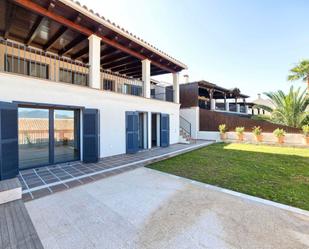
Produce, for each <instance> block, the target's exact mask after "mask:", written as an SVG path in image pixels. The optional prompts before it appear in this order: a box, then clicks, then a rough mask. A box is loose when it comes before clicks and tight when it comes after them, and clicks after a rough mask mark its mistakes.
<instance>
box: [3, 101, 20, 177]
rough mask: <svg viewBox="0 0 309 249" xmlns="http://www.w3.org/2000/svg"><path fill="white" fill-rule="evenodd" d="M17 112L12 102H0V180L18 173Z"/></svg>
mask: <svg viewBox="0 0 309 249" xmlns="http://www.w3.org/2000/svg"><path fill="white" fill-rule="evenodd" d="M17 120H18V112H17V105H16V104H14V103H6V102H0V180H5V179H9V178H14V177H15V176H17V174H18V121H17Z"/></svg>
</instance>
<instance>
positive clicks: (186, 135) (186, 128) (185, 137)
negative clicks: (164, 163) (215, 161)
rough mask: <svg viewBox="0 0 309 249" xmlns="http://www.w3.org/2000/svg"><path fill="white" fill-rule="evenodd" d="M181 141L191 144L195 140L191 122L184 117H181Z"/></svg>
mask: <svg viewBox="0 0 309 249" xmlns="http://www.w3.org/2000/svg"><path fill="white" fill-rule="evenodd" d="M179 125H180V126H179V143H183V144H190V143H192V142H194V141H195V140H194V139H192V136H191V123H190V122H189V121H188V120H186V119H185V118H184V117H182V116H180V117H179Z"/></svg>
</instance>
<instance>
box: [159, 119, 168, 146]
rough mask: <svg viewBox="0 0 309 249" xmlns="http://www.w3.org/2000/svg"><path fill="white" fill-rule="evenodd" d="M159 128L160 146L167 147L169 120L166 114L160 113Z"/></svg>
mask: <svg viewBox="0 0 309 249" xmlns="http://www.w3.org/2000/svg"><path fill="white" fill-rule="evenodd" d="M160 128H161V129H160V143H161V147H168V146H169V145H170V121H169V115H168V114H163V113H161V122H160Z"/></svg>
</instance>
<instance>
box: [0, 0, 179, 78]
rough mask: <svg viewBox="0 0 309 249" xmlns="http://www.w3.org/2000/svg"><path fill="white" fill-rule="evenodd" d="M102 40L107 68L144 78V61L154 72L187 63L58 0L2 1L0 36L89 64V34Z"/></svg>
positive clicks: (172, 68) (163, 71) (103, 56)
mask: <svg viewBox="0 0 309 249" xmlns="http://www.w3.org/2000/svg"><path fill="white" fill-rule="evenodd" d="M91 34H96V35H97V36H99V37H100V38H101V39H102V42H101V66H102V68H103V69H105V70H111V71H113V72H117V73H121V74H125V75H127V76H129V77H133V78H141V76H142V65H141V60H143V59H149V60H151V75H152V76H154V75H159V74H165V73H174V72H179V71H181V70H183V69H184V67H183V66H180V65H179V64H176V63H174V62H173V60H169V59H167V58H166V56H161V55H160V54H159V53H155V52H153V50H151V49H148V48H147V47H144V46H141V45H140V44H139V43H137V42H135V41H133V40H130V39H129V38H127V37H125V36H123V35H121V34H119V33H117V32H115V31H114V30H112V29H110V28H107V27H105V26H103V25H102V24H101V23H98V22H96V21H94V20H93V19H91V18H90V17H88V16H86V15H83V14H81V13H80V12H78V11H76V10H75V9H73V8H71V7H69V6H67V5H65V4H63V3H62V2H60V1H58V0H11V1H10V0H0V35H1V36H2V37H3V38H4V39H10V40H16V41H18V42H22V43H24V44H26V45H29V46H33V47H37V48H40V49H43V50H45V51H50V52H53V53H56V54H58V55H60V56H66V57H69V58H71V59H74V60H80V61H82V62H84V63H88V58H89V56H88V51H89V47H88V37H89V36H90V35H91Z"/></svg>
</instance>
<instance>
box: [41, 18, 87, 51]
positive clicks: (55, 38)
mask: <svg viewBox="0 0 309 249" xmlns="http://www.w3.org/2000/svg"><path fill="white" fill-rule="evenodd" d="M80 21H81V16H80V14H78V15H77V16H76V17H75V18H74V21H73V22H75V23H80ZM67 30H68V27H67V26H61V27H60V28H59V29H58V31H57V32H56V33H55V34H54V36H53V37H52V38H50V39H49V41H48V42H47V43H46V44H45V45H44V47H43V49H44V50H45V51H47V50H48V49H50V48H51V47H52V46H53V45H54V44H55V42H56V41H58V39H59V38H60V37H61V36H62V35H63V34H64V33H65V32H66V31H67Z"/></svg>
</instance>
